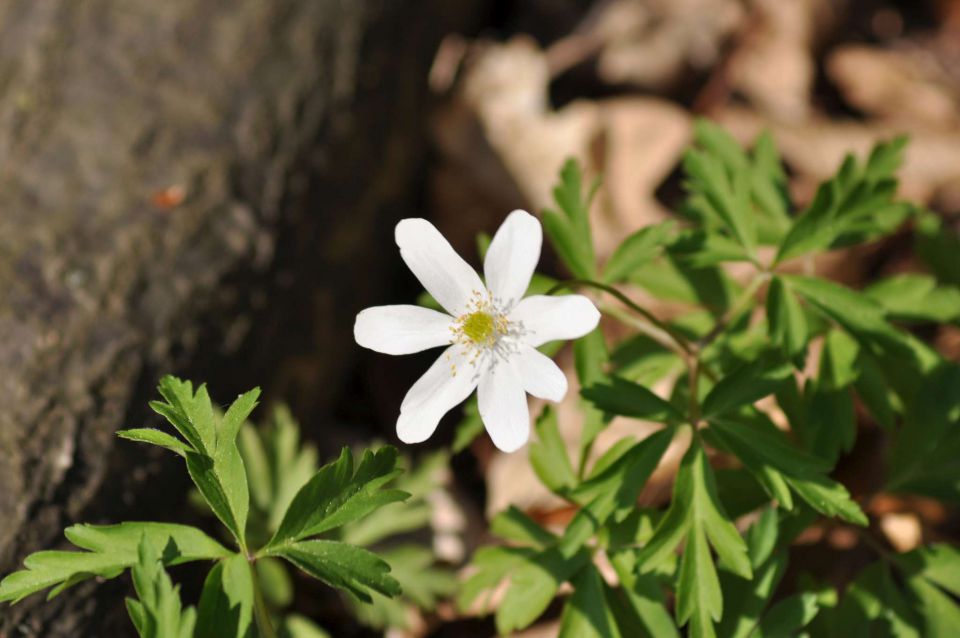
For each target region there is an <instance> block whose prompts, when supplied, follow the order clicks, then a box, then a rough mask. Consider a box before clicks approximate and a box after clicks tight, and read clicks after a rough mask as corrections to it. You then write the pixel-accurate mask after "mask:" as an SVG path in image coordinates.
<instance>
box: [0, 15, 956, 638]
mask: <svg viewBox="0 0 960 638" xmlns="http://www.w3.org/2000/svg"><path fill="white" fill-rule="evenodd" d="M958 106H960V1H957V0H900V1H897V2H894V1H890V2H886V1H882V0H595V1H590V0H458V1H457V2H443V1H442V0H416V1H413V2H400V1H399V0H272V1H271V2H262V1H261V0H171V1H169V2H153V1H152V0H78V1H76V2H63V1H56V0H37V1H22V0H3V1H0V211H2V212H0V398H2V403H3V407H2V408H0V521H2V523H0V573H7V572H9V571H11V570H12V569H14V568H15V567H16V566H18V565H19V564H20V562H21V561H22V559H23V557H24V556H25V555H26V554H28V553H30V552H32V551H36V550H38V549H42V548H48V547H56V546H58V544H59V543H61V541H62V534H61V532H62V529H63V528H64V527H65V526H67V525H69V524H71V523H74V522H79V521H84V522H94V523H103V522H116V521H120V520H124V519H148V518H149V519H155V520H171V521H181V522H193V523H196V524H199V525H202V526H208V527H209V523H210V521H209V519H208V518H206V517H204V516H203V515H202V514H201V513H199V512H193V511H192V510H189V509H187V508H185V507H184V503H185V502H186V500H187V491H188V490H187V480H186V477H185V476H184V475H183V472H182V471H181V469H180V467H179V466H178V465H177V460H176V459H174V458H169V455H166V456H165V455H163V454H161V453H159V452H155V451H153V450H149V449H144V448H143V447H142V446H137V445H134V444H131V443H123V442H118V441H117V440H116V439H115V438H114V436H113V433H114V432H115V431H116V430H117V429H119V428H120V427H121V426H127V427H139V426H141V425H157V424H158V420H157V418H156V417H155V416H151V415H150V414H149V413H148V411H147V407H146V402H147V401H148V400H149V399H151V398H153V396H154V393H155V391H154V387H155V385H156V382H157V380H158V379H159V377H160V376H161V375H162V374H164V373H167V372H173V373H176V374H179V375H181V376H184V377H186V378H190V379H193V380H195V381H206V382H207V383H209V385H210V387H211V392H212V394H213V396H214V397H215V399H217V400H218V401H220V402H221V403H225V402H227V401H229V400H230V399H231V398H232V397H234V396H235V395H236V394H237V393H238V392H240V391H242V390H245V389H248V388H250V387H252V386H255V385H260V386H262V387H263V388H264V391H265V402H267V403H270V402H271V401H285V402H286V403H287V404H289V405H290V408H291V411H292V413H293V415H294V416H295V417H296V418H297V419H298V420H299V421H300V423H301V424H302V430H303V436H304V437H305V438H307V439H309V440H311V441H313V442H314V443H315V444H316V445H317V446H318V448H319V454H320V458H321V459H328V458H330V457H331V456H332V455H333V454H335V453H336V451H337V450H338V449H339V448H340V447H341V446H342V445H354V444H359V443H362V442H367V441H370V440H371V439H374V438H380V439H382V440H384V441H387V442H396V440H395V435H394V433H393V428H394V423H395V418H396V414H397V411H398V407H399V404H400V401H401V399H402V397H403V394H404V393H405V392H406V390H407V388H408V387H409V385H410V384H411V383H412V382H413V381H414V380H415V379H416V378H417V376H418V375H419V374H420V373H421V372H422V371H423V370H424V369H425V368H426V367H427V365H428V363H429V361H430V360H431V357H432V356H433V355H431V354H430V353H427V354H426V355H423V356H414V357H403V358H394V357H386V356H381V355H375V354H373V353H369V352H366V351H361V349H360V348H359V347H357V346H356V345H355V344H354V343H353V339H352V325H353V318H354V316H355V314H356V312H357V311H358V310H360V309H361V308H363V307H366V306H370V305H381V304H388V303H410V302H412V301H413V299H414V298H415V297H416V295H417V294H418V292H419V287H418V285H417V283H416V281H415V280H414V278H413V277H412V275H410V274H409V272H408V271H407V270H406V269H405V267H403V264H402V262H401V260H400V258H399V254H398V252H397V251H396V250H395V246H394V243H393V226H394V224H395V223H396V221H397V220H398V219H400V218H403V217H410V216H425V217H428V218H430V219H431V220H433V221H434V222H435V223H436V224H437V225H438V227H439V228H440V229H441V231H443V232H444V233H445V234H446V235H447V236H448V237H450V238H451V241H452V242H453V243H454V244H455V246H456V247H457V248H458V249H459V250H460V251H461V253H462V254H464V256H466V257H467V258H468V260H470V261H472V262H473V263H478V261H477V259H476V252H475V248H474V237H475V235H476V233H478V232H480V231H486V232H490V231H492V230H494V229H495V228H496V226H497V225H498V224H499V223H500V221H501V220H502V218H503V217H504V215H505V214H506V213H507V212H509V211H510V210H512V209H513V208H518V207H523V208H527V209H529V210H534V211H537V210H540V209H541V208H542V207H543V206H545V205H547V204H548V203H549V200H550V190H551V188H552V185H553V183H554V181H555V179H556V175H557V171H558V169H559V166H560V164H561V163H562V162H563V161H564V159H566V158H567V157H571V156H572V157H576V158H578V159H580V160H581V162H583V164H584V165H585V166H586V167H587V170H588V172H589V173H592V174H595V175H602V176H603V178H604V189H603V190H602V191H601V194H600V197H599V200H598V203H597V206H596V210H595V211H594V215H595V217H594V219H595V221H596V228H595V231H594V232H595V237H596V238H597V242H598V247H597V249H598V253H599V254H600V255H601V256H603V255H604V254H609V251H610V250H612V248H613V247H614V246H615V245H616V242H617V241H618V239H619V238H622V237H623V236H624V235H625V234H626V233H629V232H631V231H633V230H636V229H637V228H640V227H642V226H644V225H646V224H649V223H654V222H657V221H660V220H662V219H664V218H665V217H666V216H668V215H669V214H670V213H669V210H670V209H671V207H674V206H675V205H676V204H677V203H678V202H679V200H680V197H681V195H682V183H681V182H682V180H681V176H680V172H679V162H680V155H681V152H682V150H683V149H684V147H685V146H686V145H687V143H688V142H689V140H690V136H691V130H692V123H693V121H694V118H696V117H698V116H705V117H710V118H713V119H715V120H717V121H719V122H721V123H722V124H723V125H724V126H726V127H727V128H728V129H729V130H730V131H731V132H732V133H733V134H734V135H735V136H736V137H737V138H738V139H740V140H742V141H743V142H745V143H746V142H749V141H750V140H752V139H753V137H754V136H755V135H756V134H757V133H759V132H760V131H761V130H763V129H769V130H770V131H772V133H773V134H774V137H775V139H776V141H777V143H778V145H779V147H780V150H781V153H782V154H783V157H784V160H785V163H786V167H787V170H788V172H789V175H790V178H791V183H790V186H791V191H792V194H793V196H794V199H795V201H797V202H799V203H801V204H802V203H804V202H806V201H809V199H810V198H811V197H812V195H813V192H814V190H815V188H816V185H817V184H818V183H819V181H821V180H822V179H824V178H825V177H828V176H829V175H831V174H832V173H833V172H834V171H835V170H836V167H837V166H838V165H839V163H840V161H841V160H842V157H843V155H844V154H845V153H846V152H848V151H853V152H856V153H865V152H866V151H867V150H868V149H869V147H870V146H871V145H872V143H873V142H875V141H877V140H879V139H884V138H889V137H891V136H893V135H894V134H897V133H907V134H909V136H910V139H911V141H910V145H909V147H908V150H907V160H906V165H905V166H904V168H903V170H902V171H901V178H902V184H901V187H902V193H903V195H904V196H905V197H908V198H911V199H914V200H916V201H919V202H921V203H923V204H925V205H927V206H929V207H930V208H931V209H932V210H934V211H936V212H937V213H939V214H941V215H942V216H943V217H944V219H945V220H946V222H947V223H948V224H949V225H952V226H953V227H954V228H957V227H958V224H960V221H958V220H960V108H958ZM911 259H912V256H911V250H910V244H909V242H908V241H901V240H899V239H898V238H896V237H895V238H893V239H892V240H890V241H887V242H884V243H882V244H871V245H868V246H866V247H861V248H857V249H852V250H846V251H840V252H837V253H832V254H831V255H830V256H829V257H825V258H824V259H823V260H822V261H821V262H818V263H817V264H815V265H814V267H815V268H816V269H817V271H818V272H820V273H821V274H824V275H827V276H830V277H833V278H836V279H840V280H842V281H844V282H846V283H848V284H851V285H856V284H857V283H858V282H862V281H863V280H864V279H866V278H870V277H875V276H877V275H878V274H882V273H891V272H896V271H898V270H900V269H904V268H906V267H908V266H909V265H910V262H911ZM542 264H543V268H544V269H545V270H546V271H548V272H549V271H553V274H558V273H557V272H556V269H555V268H554V265H555V262H554V261H553V259H552V256H551V255H549V254H548V255H545V256H544V260H543V262H542ZM924 336H925V337H927V338H929V339H930V340H931V341H932V342H933V343H934V344H935V345H936V347H937V348H938V349H940V350H941V351H942V352H944V353H946V354H947V355H948V356H950V357H951V358H954V359H956V358H958V356H960V332H958V330H957V329H956V327H950V326H946V327H941V328H939V329H937V330H936V331H935V332H932V333H931V334H928V335H924ZM457 419H458V416H457V415H451V416H450V417H448V418H447V420H445V421H444V423H443V424H441V427H440V429H439V430H438V434H437V436H436V437H435V438H434V439H433V440H432V441H431V442H430V444H429V446H431V447H443V446H446V445H449V444H450V442H451V441H452V439H453V436H454V428H453V427H452V426H453V424H454V423H455V422H456V421H457ZM568 421H569V419H568ZM572 427H575V424H573V426H572ZM872 440H873V441H874V443H871V441H872ZM875 440H876V439H875V437H874V439H871V437H870V436H863V437H860V439H858V446H857V448H856V449H855V450H854V452H853V453H852V454H851V455H850V458H848V459H846V460H845V461H844V463H845V465H846V467H847V470H846V472H847V474H846V475H843V474H841V476H842V477H843V478H844V479H845V480H847V479H850V478H851V477H853V481H854V485H853V491H854V492H856V490H857V485H856V480H860V479H857V478H856V477H861V476H863V475H865V474H866V475H868V474H869V471H866V470H865V469H864V468H869V467H870V465H871V463H873V462H874V459H873V456H871V449H872V448H871V445H873V446H874V447H875V446H876V445H877V444H876V442H875ZM415 452H419V450H416V451H415ZM841 472H843V469H842V468H841ZM507 477H511V478H510V480H507ZM524 477H529V483H524V481H525V480H527V479H526V478H524ZM448 478H449V480H448V481H447V487H446V488H445V492H446V494H447V495H448V497H449V498H447V499H445V500H444V501H443V503H444V504H442V505H440V507H445V508H447V509H448V510H449V512H448V514H449V516H447V519H446V520H447V521H448V523H449V521H450V520H453V521H456V523H455V524H453V525H452V527H453V529H454V530H455V531H456V532H457V534H456V536H457V540H456V541H455V543H454V544H455V545H456V547H454V548H453V549H452V550H451V553H450V560H452V561H453V562H454V566H456V564H455V563H456V556H457V555H458V554H459V555H460V556H467V555H469V553H470V552H471V551H472V548H473V546H474V545H475V544H476V542H477V540H478V539H479V537H480V535H481V534H482V533H483V529H484V523H483V517H484V515H485V513H486V512H489V511H495V510H497V509H500V508H502V507H503V506H505V504H507V503H510V502H514V503H517V504H518V505H520V506H522V507H524V508H526V509H528V510H530V511H539V512H542V513H543V512H545V513H547V514H544V515H548V514H549V512H550V511H551V507H553V506H554V505H555V504H552V503H551V502H550V501H549V497H548V496H547V495H546V494H541V493H540V492H539V491H538V490H539V489H542V488H537V487H536V482H535V479H534V478H533V477H532V474H531V473H530V471H529V468H527V467H526V457H525V455H524V454H522V453H521V454H519V455H515V456H513V457H501V456H498V455H496V454H495V453H494V450H493V448H492V446H491V445H490V444H489V441H487V440H486V439H485V438H481V439H478V441H477V442H475V443H474V444H473V445H472V447H470V448H469V449H468V450H466V451H464V452H462V453H460V454H457V455H456V456H454V457H453V461H452V473H451V474H450V476H449V477H448ZM848 482H849V481H848ZM538 499H539V500H538ZM884 507H887V508H888V509H889V511H890V512H893V513H897V514H902V512H900V511H899V510H901V509H904V507H902V506H901V504H896V503H893V504H890V503H887V504H886V505H884ZM939 507H940V506H939V505H937V504H936V503H933V502H930V503H926V504H919V505H917V504H913V505H911V506H910V507H909V508H906V509H908V510H909V512H908V513H909V515H910V516H912V517H913V518H912V519H910V520H908V521H907V522H905V523H904V522H902V520H901V532H900V534H901V535H906V537H907V541H904V542H909V537H910V534H912V533H913V532H911V531H910V530H915V529H917V528H918V527H919V526H921V525H924V524H926V522H928V521H930V520H935V521H939V523H938V524H942V523H943V521H944V519H945V517H947V516H948V513H946V512H943V511H941V510H939V509H937V508H939ZM924 508H926V509H924ZM931 508H932V509H931ZM938 517H939V518H938ZM440 518H441V519H443V517H442V516H441V517H440ZM898 520H899V519H898ZM955 524H956V523H955V522H954V523H953V525H954V526H955ZM904 525H905V526H906V527H904ZM903 529H907V531H906V532H903V531H902V530H903ZM894 535H896V534H894ZM901 540H902V539H901ZM824 542H825V543H828V542H833V541H830V539H829V538H828V539H825V540H824ZM844 542H846V541H844V539H839V540H836V543H837V545H836V547H835V548H834V549H837V550H841V549H842V550H846V549H850V547H849V543H848V546H847V547H844V546H843V543H844ZM891 542H893V541H891ZM828 550H829V548H828ZM845 555H852V556H853V558H850V559H849V560H848V559H844V560H839V561H838V560H837V559H836V556H834V555H833V554H832V553H831V552H830V551H827V552H825V553H822V556H823V557H825V558H823V560H824V562H825V563H833V564H831V565H830V566H829V568H827V567H825V569H829V570H833V572H836V573H835V574H834V575H835V576H836V577H837V578H838V579H841V580H842V579H843V578H844V577H848V576H849V574H851V573H853V572H854V571H855V570H856V568H857V567H858V566H860V564H862V563H858V562H857V558H856V553H855V552H853V553H852V554H850V553H849V552H847V554H845ZM845 561H846V562H845ZM833 572H831V573H833ZM177 574H179V575H180V576H179V578H180V579H182V580H183V582H184V596H185V599H187V600H195V599H196V596H197V593H198V591H199V584H200V581H199V579H200V578H202V575H201V572H199V571H197V573H196V574H194V573H193V572H191V571H190V569H189V568H186V569H184V570H183V571H180V572H177ZM177 574H175V577H177ZM191 578H192V579H193V580H191ZM126 587H127V585H126V583H125V581H123V580H120V581H111V582H110V583H108V584H106V585H101V586H97V585H96V584H93V583H87V584H84V585H81V586H79V587H77V588H75V589H73V590H71V591H69V592H67V593H65V594H64V595H63V596H61V597H59V598H58V599H56V601H55V602H54V603H52V604H47V605H44V604H42V601H40V600H36V599H31V600H29V601H27V602H25V603H23V604H21V605H19V606H17V607H15V608H4V609H3V612H2V614H0V636H3V637H7V636H10V637H12V636H21V635H24V636H106V635H109V636H125V635H130V634H131V632H132V627H131V626H130V624H129V621H128V620H127V618H126V612H125V611H124V609H123V605H122V595H123V593H124V592H125V591H126ZM305 595H306V594H305ZM317 595H318V596H323V594H322V592H321V593H317ZM37 598H39V597H37ZM297 605H298V608H299V609H300V610H301V611H303V612H304V613H307V614H308V615H309V614H313V615H314V616H317V617H318V620H320V621H322V622H323V624H324V626H326V627H327V628H328V629H330V630H331V631H332V633H333V635H336V636H352V635H358V636H360V635H374V634H373V633H371V630H369V629H365V628H363V627H362V626H361V625H359V624H358V623H356V622H355V621H354V620H352V618H351V617H350V615H349V613H347V612H346V611H344V610H343V609H342V605H340V606H339V607H338V606H337V603H336V601H333V602H330V603H329V604H327V603H324V604H323V605H319V606H318V605H317V604H315V603H311V602H309V601H308V602H303V603H302V604H301V601H298V602H297ZM412 627H413V628H412V629H411V630H409V631H408V633H409V634H410V635H437V636H439V635H449V636H465V635H489V634H490V633H492V626H491V625H489V624H484V623H483V622H482V621H474V620H465V619H460V618H458V617H457V615H456V613H455V612H454V611H453V609H452V607H449V606H447V607H444V606H442V605H441V607H440V608H438V610H437V611H436V612H434V613H431V614H428V615H427V616H424V617H419V618H418V622H417V623H416V624H414V625H412ZM396 635H405V634H403V633H398V634H396ZM545 635H549V634H545Z"/></svg>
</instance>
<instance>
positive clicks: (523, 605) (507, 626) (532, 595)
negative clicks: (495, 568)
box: [496, 549, 590, 634]
mask: <svg viewBox="0 0 960 638" xmlns="http://www.w3.org/2000/svg"><path fill="white" fill-rule="evenodd" d="M589 560H590V557H589V555H588V554H586V553H585V552H580V553H578V554H576V555H575V556H573V557H571V558H564V557H563V556H561V555H560V553H559V552H558V551H557V550H556V549H548V550H546V551H543V552H540V553H538V554H535V555H534V556H532V557H530V558H529V559H527V560H525V561H524V562H523V563H521V564H520V566H519V567H518V568H517V569H516V570H515V571H514V573H513V575H512V576H511V578H510V586H509V588H508V589H507V593H506V594H505V595H504V598H503V602H502V603H501V604H500V608H499V609H497V613H496V624H497V631H498V632H499V633H501V634H508V633H510V632H512V631H519V630H521V629H524V628H526V627H528V626H529V625H530V624H531V623H532V622H533V621H535V620H536V619H537V618H539V617H540V615H541V614H543V612H544V611H546V609H547V606H549V604H550V602H551V601H552V600H553V599H554V597H555V596H556V595H557V590H558V589H559V588H560V585H561V583H563V582H564V581H566V580H567V579H569V578H570V577H571V576H572V575H573V574H574V573H576V572H577V571H578V570H579V569H580V568H582V567H583V566H584V565H585V564H587V563H588V562H589Z"/></svg>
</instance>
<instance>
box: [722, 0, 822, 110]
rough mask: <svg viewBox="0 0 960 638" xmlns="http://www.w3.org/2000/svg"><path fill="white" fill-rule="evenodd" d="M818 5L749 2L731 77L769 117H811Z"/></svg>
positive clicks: (798, 0) (799, 0)
mask: <svg viewBox="0 0 960 638" xmlns="http://www.w3.org/2000/svg"><path fill="white" fill-rule="evenodd" d="M822 8H823V2H822V1H821V0H794V1H791V2H783V1H782V0H754V2H753V3H752V12H751V16H750V18H751V25H750V26H751V28H750V29H749V30H748V31H747V32H745V34H744V39H743V42H742V45H741V46H740V47H739V49H738V50H737V52H736V55H735V58H734V60H733V61H732V62H731V70H730V73H731V76H732V80H731V81H732V84H733V86H734V88H736V89H737V90H739V91H740V92H741V93H743V94H744V95H745V96H746V97H747V98H748V99H749V100H750V101H751V102H752V103H753V104H754V105H755V106H756V107H757V108H758V109H759V110H760V111H761V112H763V113H765V114H767V115H769V116H770V117H773V118H775V119H778V120H783V121H786V122H798V121H802V120H805V119H806V118H807V117H808V115H809V112H810V94H811V87H812V86H813V79H814V73H815V70H816V67H815V63H814V60H813V52H812V47H813V41H814V34H815V32H816V30H817V27H818V26H820V25H819V20H820V16H821V15H822V13H823V11H822Z"/></svg>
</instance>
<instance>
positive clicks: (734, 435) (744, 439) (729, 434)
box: [710, 419, 867, 525]
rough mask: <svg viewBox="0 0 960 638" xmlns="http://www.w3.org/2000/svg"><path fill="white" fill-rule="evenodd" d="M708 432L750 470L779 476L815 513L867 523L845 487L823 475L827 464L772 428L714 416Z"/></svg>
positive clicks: (860, 523)
mask: <svg viewBox="0 0 960 638" xmlns="http://www.w3.org/2000/svg"><path fill="white" fill-rule="evenodd" d="M710 432H711V433H712V435H713V436H716V437H718V438H719V439H720V440H721V441H722V443H723V445H724V447H726V448H728V449H729V450H730V451H732V452H733V453H734V454H736V456H737V457H738V458H739V459H740V460H741V461H742V462H743V463H744V465H746V466H747V467H748V468H750V469H751V470H752V471H754V472H759V471H761V470H762V469H764V468H770V469H772V470H773V471H775V472H776V473H777V474H778V475H780V476H782V479H783V480H784V481H785V482H786V483H787V485H789V486H790V488H791V489H793V491H794V492H796V493H797V495H798V496H800V497H801V498H802V499H803V500H805V501H807V502H808V503H809V504H810V505H811V506H812V507H813V508H814V509H815V510H817V511H818V512H821V513H822V514H825V515H827V516H840V517H841V518H843V519H844V520H847V521H849V522H851V523H856V524H858V525H866V524H867V519H866V517H865V516H864V514H863V512H862V511H861V510H860V507H859V506H858V505H857V504H856V503H855V502H854V501H852V500H851V499H850V494H849V493H848V492H847V490H846V488H844V487H843V485H841V484H840V483H837V482H835V481H832V480H830V479H828V478H827V477H826V476H825V475H824V472H825V471H826V470H827V469H829V465H828V464H827V463H826V462H825V461H824V460H822V459H818V458H816V457H813V456H810V455H809V454H806V453H804V452H802V451H801V450H798V449H796V448H795V447H793V446H792V445H791V444H790V443H789V442H788V440H787V438H786V437H785V436H784V434H783V433H782V432H780V431H779V430H777V429H776V428H775V427H773V426H769V427H763V428H761V427H758V426H757V425H756V424H754V425H752V426H751V425H745V424H743V423H739V422H736V421H732V420H726V419H724V420H719V419H717V420H713V421H711V423H710Z"/></svg>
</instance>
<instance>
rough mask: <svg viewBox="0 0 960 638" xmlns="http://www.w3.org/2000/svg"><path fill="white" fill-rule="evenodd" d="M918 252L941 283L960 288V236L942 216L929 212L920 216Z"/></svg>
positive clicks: (918, 223) (918, 222) (917, 234)
mask: <svg viewBox="0 0 960 638" xmlns="http://www.w3.org/2000/svg"><path fill="white" fill-rule="evenodd" d="M916 252H917V255H918V256H919V257H920V258H921V259H923V261H924V263H925V264H926V265H927V267H928V268H930V270H931V272H933V274H934V275H936V277H937V279H938V280H939V281H941V282H943V283H945V284H951V285H954V286H960V234H958V233H957V231H956V230H955V229H954V228H952V227H951V226H950V224H948V223H946V222H945V220H944V219H942V218H941V217H940V215H938V214H936V213H933V212H929V211H926V212H924V213H922V214H921V215H920V218H919V219H918V220H917V225H916Z"/></svg>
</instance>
